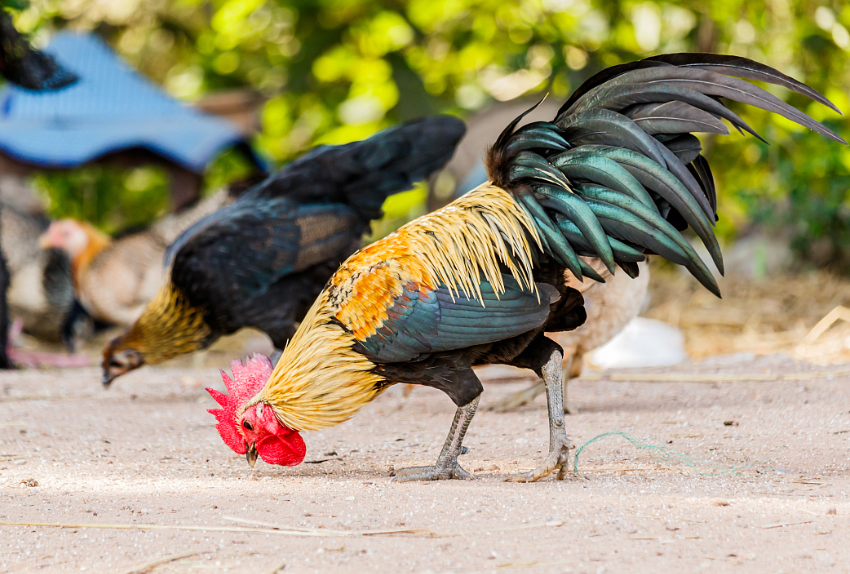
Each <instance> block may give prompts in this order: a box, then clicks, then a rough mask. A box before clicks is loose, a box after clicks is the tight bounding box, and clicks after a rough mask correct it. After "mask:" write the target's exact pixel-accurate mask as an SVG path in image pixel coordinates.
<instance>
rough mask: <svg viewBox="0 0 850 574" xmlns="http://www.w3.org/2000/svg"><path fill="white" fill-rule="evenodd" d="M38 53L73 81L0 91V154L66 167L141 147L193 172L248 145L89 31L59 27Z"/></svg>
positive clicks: (218, 121)
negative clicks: (38, 89)
mask: <svg viewBox="0 0 850 574" xmlns="http://www.w3.org/2000/svg"><path fill="white" fill-rule="evenodd" d="M44 51H45V52H47V53H48V54H50V55H52V56H53V57H54V58H56V60H57V61H58V62H59V63H60V64H61V65H62V66H64V67H66V68H67V69H68V70H70V71H72V72H74V73H75V74H77V75H78V76H79V77H80V80H79V81H78V82H77V83H76V84H74V85H72V86H71V87H69V88H66V89H64V90H60V91H58V92H47V93H34V92H28V91H25V90H21V89H19V88H17V87H15V86H12V85H9V84H7V85H6V86H4V87H3V88H2V89H0V151H2V152H4V153H5V154H7V155H9V156H11V157H13V158H15V159H18V160H21V161H24V162H27V163H32V164H37V165H40V166H44V167H73V166H77V165H80V164H83V163H86V162H88V161H90V160H92V159H95V158H97V157H98V156H101V155H104V154H107V153H110V152H115V151H119V150H123V149H128V148H135V147H141V148H144V149H147V150H150V151H152V152H154V153H156V154H158V155H160V156H163V157H165V158H166V159H169V160H171V161H173V162H175V163H177V164H179V165H181V166H183V167H185V168H186V169H188V170H190V171H193V172H195V173H200V172H202V171H203V170H204V168H206V166H207V164H208V163H209V162H210V161H211V160H212V159H213V158H214V157H215V156H216V155H217V154H218V153H220V152H222V151H224V149H226V148H228V147H230V146H232V145H236V144H243V145H245V146H247V141H246V140H245V138H244V137H243V136H242V135H241V134H240V133H239V132H238V131H237V130H236V129H235V128H234V127H233V126H231V125H230V124H229V123H227V122H226V121H224V120H221V119H219V118H216V117H214V116H210V115H207V114H205V113H203V112H200V111H198V110H195V109H193V108H191V107H188V106H186V105H183V104H181V103H180V102H178V101H177V100H175V99H173V98H171V97H170V96H168V95H167V94H166V93H164V92H163V91H162V90H161V89H160V88H159V87H158V86H156V85H154V84H153V83H152V82H150V81H149V80H147V79H145V78H144V77H142V76H141V75H140V74H138V73H137V72H135V71H134V70H133V69H132V68H130V66H128V65H127V64H125V63H124V62H123V61H121V60H120V59H119V58H118V57H117V56H116V55H115V54H114V53H113V52H112V50H110V48H109V47H108V46H107V45H106V44H105V43H104V42H103V41H102V40H100V39H99V38H97V37H96V36H93V35H82V34H74V33H68V32H63V33H60V34H57V35H56V36H54V37H53V39H52V41H51V42H50V45H49V46H48V47H47V48H45V49H44ZM247 149H248V150H250V148H247ZM251 153H252V152H251ZM253 159H255V160H257V158H256V157H254V158H253Z"/></svg>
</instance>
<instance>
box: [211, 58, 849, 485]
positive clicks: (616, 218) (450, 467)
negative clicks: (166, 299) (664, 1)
mask: <svg viewBox="0 0 850 574" xmlns="http://www.w3.org/2000/svg"><path fill="white" fill-rule="evenodd" d="M741 77H743V78H747V79H753V80H761V81H766V82H769V83H774V84H779V85H782V86H785V87H786V88H789V89H790V90H793V91H795V92H799V93H802V94H804V95H806V96H808V97H810V98H812V99H814V100H816V101H818V102H821V103H823V104H825V105H827V106H829V107H831V108H832V109H836V110H837V108H835V106H834V105H832V104H831V103H830V102H829V101H828V100H826V98H824V97H823V96H821V95H820V94H818V93H817V92H815V91H814V90H812V89H811V88H809V87H807V86H805V85H803V84H801V83H799V82H797V81H795V80H793V79H791V78H789V77H787V76H785V75H784V74H781V73H780V72H778V71H776V70H773V69H772V68H769V67H767V66H763V65H761V64H758V63H756V62H753V61H750V60H747V59H744V58H736V57H728V56H717V55H709V54H673V55H665V56H657V57H654V58H650V59H647V60H642V61H639V62H634V63H630V64H624V65H620V66H615V67H613V68H609V69H607V70H604V71H602V72H600V73H599V74H597V75H595V76H593V77H592V78H591V79H589V80H588V81H587V82H586V83H585V84H583V85H582V86H581V87H579V89H578V90H577V91H576V92H575V93H574V94H573V95H572V96H571V97H570V99H569V100H568V101H567V102H566V103H565V104H564V105H563V106H562V107H561V109H560V111H559V113H558V115H557V116H556V118H555V119H554V121H552V122H533V123H531V124H529V125H526V126H524V127H522V128H520V129H515V127H516V124H517V122H518V121H519V120H520V119H521V117H520V118H517V120H514V122H511V123H510V124H509V125H508V126H507V127H506V129H505V130H504V131H503V132H502V134H501V135H500V136H499V138H498V139H497V140H496V142H495V144H494V145H493V147H492V148H491V149H490V150H489V153H488V156H487V162H486V165H487V170H488V174H489V177H490V181H488V182H487V183H485V184H483V185H481V186H479V187H478V188H476V189H474V190H473V191H470V192H469V193H467V194H466V195H464V196H463V197H461V198H459V199H457V200H456V201H454V202H452V203H450V204H449V205H448V206H446V207H444V208H442V209H440V210H439V211H436V212H434V213H431V214H429V215H425V216H423V217H420V218H419V219H416V220H414V221H412V222H411V223H409V224H407V225H405V226H404V227H402V228H400V229H399V230H398V231H397V232H395V233H394V234H391V235H389V236H387V237H385V238H384V239H382V240H380V241H378V242H376V243H374V244H372V245H370V246H369V247H366V248H364V249H363V250H362V251H360V252H358V253H356V254H355V255H353V256H351V257H350V258H349V259H348V260H347V261H345V263H343V265H342V266H341V267H340V269H339V270H338V271H337V272H336V273H335V274H334V276H333V277H332V278H331V279H330V281H329V282H328V284H327V286H326V287H325V289H324V290H322V292H321V293H320V294H319V297H318V298H317V299H316V301H315V302H314V304H313V306H312V307H311V308H310V311H309V312H308V313H307V315H306V317H305V318H304V321H303V322H302V323H301V325H300V327H299V328H298V331H297V332H296V333H295V336H294V337H293V338H292V340H291V341H290V342H289V345H288V346H287V347H286V348H285V350H284V352H283V355H282V356H281V358H280V360H279V361H278V363H277V365H276V366H275V368H274V369H273V370H272V369H271V365H270V363H269V362H268V361H265V360H262V359H255V360H254V361H253V362H251V363H249V364H248V365H247V366H246V367H239V366H237V365H234V366H235V367H236V368H234V373H233V376H234V380H227V378H225V383H226V384H227V386H228V387H229V388H230V395H229V396H228V395H223V394H214V395H213V396H214V398H215V399H216V400H217V402H218V403H219V404H220V405H222V407H223V408H222V409H217V410H214V411H213V414H214V415H215V416H216V419H217V420H218V425H217V428H218V430H219V432H220V434H221V436H222V439H224V441H225V443H226V444H228V445H229V446H230V447H231V448H232V449H234V450H235V451H236V452H237V453H241V454H245V455H246V457H247V459H248V462H249V463H253V462H254V461H256V458H257V456H259V457H262V458H263V460H265V461H266V462H268V463H272V464H283V465H294V464H298V463H299V462H301V460H303V458H304V454H305V447H304V442H303V440H302V438H301V436H300V433H301V432H302V431H311V430H319V429H322V428H326V427H330V426H332V425H336V424H339V423H341V422H343V421H345V420H347V419H348V418H349V417H351V416H353V415H354V413H356V412H357V411H358V410H359V409H360V408H362V407H363V406H364V405H366V404H367V403H369V402H370V401H372V400H373V399H374V398H375V397H376V396H378V394H379V393H380V392H381V391H382V390H383V389H385V388H386V387H387V386H388V385H391V384H394V383H413V384H420V385H426V386H431V387H435V388H437V389H440V390H442V391H444V392H445V393H446V394H447V395H448V396H449V397H450V398H451V399H452V401H453V402H454V403H455V405H456V406H457V411H456V414H455V417H454V421H453V422H452V425H451V429H450V431H449V434H448V437H447V439H446V441H445V443H444V445H443V449H442V451H441V452H440V455H439V457H438V458H437V461H436V463H435V464H434V465H432V466H427V467H415V468H409V469H402V470H398V471H396V472H395V476H396V480H403V481H406V480H438V479H450V478H458V479H466V478H472V475H470V474H469V473H468V472H467V471H465V470H464V469H463V468H462V467H461V466H460V465H459V464H458V460H457V459H458V455H459V454H460V453H461V449H462V443H463V437H464V434H465V433H466V430H467V428H468V426H469V424H470V421H471V420H472V417H473V416H474V414H475V411H476V409H477V407H478V402H479V398H480V395H481V392H482V386H481V382H480V381H479V380H478V378H477V377H476V375H475V372H474V371H473V370H472V367H473V366H475V365H484V364H490V363H502V364H508V365H513V366H516V367H522V368H529V369H532V370H533V371H534V372H535V373H536V374H537V375H538V376H539V377H541V378H542V379H543V381H544V383H545V385H546V395H547V401H548V414H549V453H548V455H547V456H546V458H545V459H544V460H543V462H542V463H541V464H540V465H539V466H538V467H537V468H535V469H533V470H531V471H530V472H527V473H523V474H521V475H519V476H517V477H514V479H515V480H521V481H534V480H539V479H541V478H543V477H545V476H548V475H549V474H551V473H553V472H556V471H557V477H558V478H564V476H565V475H566V471H567V468H568V467H567V460H568V454H569V449H571V448H572V444H571V443H570V441H569V439H568V438H567V435H566V429H565V424H564V410H563V399H562V395H561V393H562V388H561V380H562V379H561V373H562V360H563V358H562V357H563V354H562V350H561V348H560V346H558V345H557V344H556V343H555V342H554V341H552V340H551V339H549V338H547V337H546V336H545V335H544V333H546V332H558V331H566V330H571V329H574V328H576V327H578V326H579V325H581V324H582V323H583V322H584V320H585V318H586V314H585V310H584V308H583V306H582V296H581V294H580V293H579V292H578V291H577V290H576V289H573V288H571V287H569V286H567V278H566V276H565V273H566V272H567V271H569V273H570V274H572V275H573V276H575V277H576V278H578V279H579V280H581V279H582V278H585V277H587V278H590V279H595V280H597V281H600V280H602V277H601V276H600V274H599V273H597V272H596V271H595V270H594V269H593V268H592V267H590V266H589V265H587V263H585V262H584V261H583V260H582V259H581V258H580V257H579V256H582V255H583V256H592V257H598V258H599V259H600V260H601V261H602V262H603V263H604V264H605V268H606V269H607V270H608V271H609V272H611V273H614V272H615V268H616V267H617V266H619V267H620V268H621V271H624V272H625V273H626V274H627V275H634V274H636V273H637V272H638V267H637V264H638V263H639V262H641V261H643V260H644V258H645V254H646V253H649V252H652V253H656V254H658V255H660V256H663V257H665V258H667V259H669V260H670V261H672V262H674V263H677V264H679V265H682V266H684V267H685V268H686V269H688V270H689V271H690V272H691V273H692V274H693V275H694V276H695V277H696V278H697V279H698V280H699V281H700V282H701V283H702V284H703V285H704V286H705V287H707V288H708V289H709V290H710V291H711V292H713V293H715V294H719V290H718V287H717V283H716V281H715V280H714V277H713V276H712V274H711V273H710V272H709V270H708V268H707V267H706V265H705V263H704V262H703V261H702V260H701V259H700V258H699V256H698V255H697V254H696V252H695V251H694V249H693V247H692V246H691V244H690V243H689V242H688V241H687V240H686V239H685V238H684V236H683V235H682V234H681V232H680V229H684V227H685V226H690V227H692V228H693V229H694V231H695V232H696V234H697V235H698V236H699V237H700V239H701V240H702V242H703V243H704V244H705V245H706V247H707V249H708V252H709V253H710V255H711V257H712V258H713V260H714V261H715V263H716V264H717V267H718V268H719V269H721V270H722V269H723V265H722V260H721V255H720V249H719V247H718V243H717V240H716V238H715V236H714V233H713V230H712V223H713V221H714V220H715V218H716V211H715V197H716V196H715V191H714V184H713V181H712V176H711V172H710V170H709V168H708V163H707V162H706V160H705V159H704V158H703V157H702V155H701V154H700V145H699V140H697V138H696V137H694V136H693V135H690V132H699V131H701V132H711V133H719V134H725V133H728V130H727V129H726V126H725V124H724V123H723V122H722V121H721V118H722V119H726V120H728V121H729V122H730V123H732V125H734V126H735V127H737V128H739V129H742V130H746V131H748V132H750V133H753V134H754V135H756V134H755V132H754V131H753V130H752V128H751V127H750V126H749V125H747V124H746V123H745V122H744V121H743V120H742V119H741V118H740V117H738V115H736V114H735V113H733V112H732V111H730V110H729V109H727V108H726V107H725V106H723V104H722V103H721V101H720V98H727V99H731V100H737V101H740V102H743V103H747V104H752V105H755V106H757V107H760V108H763V109H766V110H769V111H772V112H776V113H778V114H781V115H782V116H784V117H786V118H789V119H791V120H793V121H795V122H797V123H799V124H802V125H803V126H806V127H809V128H811V129H813V130H815V131H817V132H819V133H820V134H823V135H825V136H828V137H831V138H833V139H835V140H837V141H839V142H842V143H845V142H844V141H843V140H842V139H841V138H840V137H839V136H837V135H836V134H834V133H833V132H832V131H830V130H829V129H828V128H826V127H824V126H823V125H821V124H819V123H818V122H816V121H814V120H813V119H811V118H810V117H808V116H807V115H805V114H803V113H802V112H800V111H798V110H797V109H795V108H793V107H792V106H790V105H788V104H786V103H784V102H782V101H781V100H779V99H778V98H776V97H774V96H772V95H771V94H769V93H768V92H766V91H765V90H763V89H761V88H759V87H756V86H754V85H752V84H750V83H749V82H746V81H744V80H741V79H738V78H741ZM757 137H758V136H757ZM249 397H250V398H249Z"/></svg>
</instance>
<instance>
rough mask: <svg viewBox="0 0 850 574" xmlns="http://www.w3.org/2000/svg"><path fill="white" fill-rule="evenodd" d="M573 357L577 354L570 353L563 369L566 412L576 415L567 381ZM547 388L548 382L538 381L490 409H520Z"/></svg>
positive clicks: (503, 411)
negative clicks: (570, 403)
mask: <svg viewBox="0 0 850 574" xmlns="http://www.w3.org/2000/svg"><path fill="white" fill-rule="evenodd" d="M573 359H575V355H570V360H569V361H567V365H566V368H565V369H564V370H563V373H564V375H563V377H564V379H563V384H562V388H563V390H562V391H561V392H562V395H563V401H564V414H567V415H575V414H578V409H575V408H573V407H571V406H570V405H569V401H568V400H567V383H569V382H570V368H571V367H572V366H573ZM545 390H546V383H545V382H544V381H538V382H536V383H534V384H533V385H531V386H530V387H528V388H527V389H523V390H521V391H517V392H516V393H514V394H512V395H510V396H508V397H507V398H505V399H504V400H502V401H499V402H498V403H496V404H495V405H494V406H492V407H490V410H493V411H496V412H497V413H506V412H510V411H513V410H516V409H518V408H519V407H521V406H523V405H527V404H528V403H530V402H532V401H533V400H534V399H536V398H537V397H538V395H540V394H541V393H542V392H543V391H545Z"/></svg>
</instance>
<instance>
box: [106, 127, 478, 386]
mask: <svg viewBox="0 0 850 574" xmlns="http://www.w3.org/2000/svg"><path fill="white" fill-rule="evenodd" d="M463 133H464V124H463V122H461V121H460V120H458V119H456V118H452V117H449V116H438V117H433V118H425V119H421V120H417V121H413V122H409V123H406V124H403V125H401V126H397V127H394V128H391V129H388V130H385V131H383V132H380V133H378V134H376V135H374V136H372V137H371V138H369V139H367V140H364V141H361V142H355V143H351V144H347V145H343V146H338V147H327V146H323V147H319V148H316V149H314V150H313V151H311V152H309V153H308V154H307V155H305V156H303V157H301V158H300V159H298V160H297V161H295V162H293V163H291V164H290V165H288V166H286V167H285V168H284V169H283V170H281V171H280V172H278V173H277V174H275V175H273V176H271V177H269V178H268V179H267V180H265V181H264V182H263V183H261V184H259V185H257V186H256V187H254V188H252V189H251V190H249V191H246V192H245V193H244V194H243V195H242V196H241V197H240V198H239V199H238V200H237V201H235V202H233V203H232V204H230V205H229V206H227V207H225V208H223V209H221V210H219V211H217V212H215V213H213V214H211V215H209V216H207V217H206V218H204V219H202V220H201V221H199V222H198V223H196V224H194V225H193V226H192V227H190V228H189V229H188V230H186V232H184V233H183V234H182V235H181V236H180V237H179V238H178V239H177V240H176V241H175V242H174V244H173V245H172V246H171V247H170V248H169V250H168V253H167V254H166V263H167V264H169V265H171V269H170V274H169V277H168V278H167V280H166V282H165V284H164V286H163V287H162V288H161V289H160V291H159V293H158V294H157V296H156V297H155V298H154V299H153V301H151V302H150V304H148V306H147V307H146V308H145V310H144V311H143V312H142V315H141V317H139V319H138V320H137V321H136V322H135V323H134V324H133V325H132V326H131V327H130V330H129V331H128V332H126V333H125V334H123V335H121V336H120V337H117V338H115V339H114V340H113V341H112V342H111V343H109V345H108V346H107V347H106V349H105V350H104V354H103V383H104V385H109V384H110V382H111V381H112V380H113V379H115V377H118V376H120V375H122V374H124V373H126V372H128V371H131V370H133V369H137V368H139V367H141V366H142V365H145V364H154V363H160V362H162V361H165V360H167V359H171V358H174V357H178V356H180V355H185V354H187V353H192V352H194V351H198V350H200V349H203V348H205V347H208V346H209V345H211V344H212V343H213V342H214V341H215V340H216V339H218V338H219V337H221V336H222V335H226V334H229V333H233V332H235V331H237V330H238V329H240V328H242V327H254V328H257V329H260V330H261V331H264V332H266V333H267V334H268V335H269V336H270V337H271V339H272V342H273V343H274V344H275V346H276V347H278V348H281V349H282V348H283V347H284V346H285V344H286V342H287V340H288V339H289V338H290V337H292V335H293V333H295V322H296V321H300V320H301V319H302V318H303V317H304V314H305V313H306V312H307V310H308V308H309V306H310V304H311V303H312V302H313V300H314V299H315V298H316V295H318V294H319V292H320V291H321V290H322V287H324V285H325V283H326V282H327V280H328V278H329V277H330V276H331V275H332V274H333V272H334V271H335V270H336V268H337V267H338V266H339V264H340V263H341V262H342V261H343V260H345V258H346V257H348V256H349V255H351V254H352V253H354V252H355V251H356V250H357V249H358V248H359V247H360V245H361V238H362V237H363V235H364V234H365V233H366V232H367V231H368V229H369V222H370V221H371V220H373V219H377V218H379V217H381V214H382V211H381V206H382V205H383V203H384V200H385V199H386V198H387V197H388V196H390V195H392V194H394V193H398V192H400V191H404V190H406V189H409V188H410V187H411V185H412V184H413V183H415V182H416V181H419V180H421V179H424V178H426V177H428V176H429V175H430V174H431V173H433V172H435V171H437V170H439V169H441V168H442V167H443V166H444V165H445V164H446V162H447V161H448V160H449V159H450V158H451V156H452V153H453V152H454V149H455V146H456V145H457V142H458V141H459V140H460V138H461V137H462V136H463Z"/></svg>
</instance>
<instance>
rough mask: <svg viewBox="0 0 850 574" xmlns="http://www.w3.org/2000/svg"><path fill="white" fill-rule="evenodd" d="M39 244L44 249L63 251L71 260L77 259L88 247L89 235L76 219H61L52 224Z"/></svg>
mask: <svg viewBox="0 0 850 574" xmlns="http://www.w3.org/2000/svg"><path fill="white" fill-rule="evenodd" d="M38 242H39V245H40V246H41V248H42V249H48V248H50V247H55V248H57V249H62V250H64V251H65V252H67V253H68V255H70V256H71V259H76V258H77V257H79V256H80V255H81V254H82V253H83V251H85V250H86V248H87V247H88V245H89V234H88V233H87V230H86V228H85V227H84V225H83V223H81V222H79V221H77V220H75V219H60V220H59V221H54V222H53V223H51V224H50V227H48V228H47V231H45V232H44V234H43V235H42V236H41V237H40V238H39V240H38Z"/></svg>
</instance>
